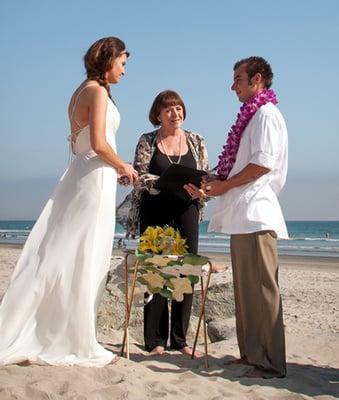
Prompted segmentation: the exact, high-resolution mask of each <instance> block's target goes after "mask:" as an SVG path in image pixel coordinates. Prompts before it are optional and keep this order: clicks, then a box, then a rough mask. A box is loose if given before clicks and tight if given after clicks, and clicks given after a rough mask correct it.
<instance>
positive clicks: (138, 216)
mask: <svg viewBox="0 0 339 400" xmlns="http://www.w3.org/2000/svg"><path fill="white" fill-rule="evenodd" d="M185 118H186V107H185V104H184V102H183V101H182V99H181V97H180V96H179V94H178V93H176V92H174V91H173V90H165V91H163V92H161V93H159V94H158V95H157V96H156V98H155V99H154V101H153V104H152V107H151V109H150V112H149V120H150V122H151V123H152V125H153V126H154V127H156V129H155V130H153V131H152V132H149V133H144V134H143V135H141V137H140V139H139V142H138V144H137V147H136V151H135V158H134V168H135V169H136V170H137V171H138V173H139V175H140V182H139V185H138V187H136V188H135V189H134V190H133V192H132V193H131V194H130V195H129V196H128V199H127V201H125V202H124V203H123V204H122V205H121V206H120V207H119V210H118V221H119V219H120V222H123V225H124V226H125V228H126V231H127V234H128V235H132V236H135V235H136V234H137V233H138V228H139V232H140V233H143V232H144V231H145V229H146V228H147V227H148V226H156V225H158V226H161V227H162V226H164V225H170V226H173V227H174V228H176V229H178V230H179V232H180V234H181V236H182V237H183V238H185V239H186V244H187V246H188V252H189V253H194V254H196V253H197V251H198V233H199V232H198V225H199V221H200V220H201V216H202V213H201V211H202V208H203V206H204V200H203V198H202V197H200V198H198V197H197V196H198V194H197V191H195V192H194V193H193V192H192V193H191V195H192V196H187V197H188V199H183V198H182V197H178V196H176V195H175V194H173V193H169V192H167V191H165V190H161V191H160V192H159V191H158V190H156V189H154V188H153V185H154V183H155V182H156V180H157V179H158V177H159V176H160V175H161V174H162V173H163V172H164V171H165V170H166V169H167V168H168V167H169V166H171V165H172V164H180V165H184V166H187V167H191V168H195V169H200V170H207V169H208V159H207V151H206V147H205V144H204V140H203V138H202V137H201V136H200V135H199V134H197V133H193V132H190V131H187V130H184V129H183V128H182V124H183V122H184V120H185ZM124 212H125V214H126V215H125V218H124V219H123V218H122V215H123V214H124ZM127 214H128V215H127ZM147 296H148V295H146V298H145V304H146V305H145V308H144V339H145V348H146V350H147V351H149V352H150V353H151V354H153V355H161V354H162V353H163V352H164V351H165V349H166V345H167V341H168V333H169V312H168V300H167V299H166V298H164V297H162V296H161V295H160V294H154V295H152V296H149V297H147ZM184 296H185V297H184V300H183V301H182V302H177V301H175V300H172V310H171V321H170V348H171V349H173V350H179V351H181V352H182V353H183V354H187V355H191V354H192V349H191V348H190V347H189V346H188V345H187V343H186V333H187V328H188V324H189V319H190V313H191V306H192V296H193V295H192V294H185V295H184Z"/></svg>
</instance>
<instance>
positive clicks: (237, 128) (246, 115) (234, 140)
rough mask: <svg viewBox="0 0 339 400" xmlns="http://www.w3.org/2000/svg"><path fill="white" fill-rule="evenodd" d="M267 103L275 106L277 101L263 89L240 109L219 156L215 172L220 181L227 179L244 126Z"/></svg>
mask: <svg viewBox="0 0 339 400" xmlns="http://www.w3.org/2000/svg"><path fill="white" fill-rule="evenodd" d="M269 102H271V103H272V104H277V103H278V100H277V98H276V95H275V93H274V91H273V90H271V89H265V90H263V91H262V92H260V93H258V94H257V95H255V96H253V97H251V98H250V99H249V100H247V101H246V102H245V103H244V104H243V105H242V106H241V107H240V112H239V113H238V115H237V120H236V123H235V124H234V125H232V127H231V129H230V131H229V133H228V138H227V142H226V144H225V145H224V150H223V152H222V153H221V154H220V156H219V163H218V166H217V172H218V175H219V177H220V179H227V177H228V174H229V173H230V171H231V169H232V168H233V165H234V163H235V160H236V157H237V153H238V150H239V145H240V139H241V136H242V134H243V132H244V130H245V128H246V126H247V125H248V123H249V122H250V120H251V119H252V117H253V116H254V114H255V113H256V112H257V110H258V109H259V108H260V107H261V106H263V105H265V104H267V103H269Z"/></svg>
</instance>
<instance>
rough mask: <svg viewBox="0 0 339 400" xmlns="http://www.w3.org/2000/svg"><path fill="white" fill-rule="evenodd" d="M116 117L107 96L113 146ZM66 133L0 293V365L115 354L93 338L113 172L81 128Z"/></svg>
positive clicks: (108, 245) (75, 361)
mask: <svg viewBox="0 0 339 400" xmlns="http://www.w3.org/2000/svg"><path fill="white" fill-rule="evenodd" d="M79 94H80V93H79ZM76 101H77V100H76ZM75 103H76V102H75ZM74 108H75V105H74ZM119 123H120V115H119V112H118V110H117V108H116V107H115V105H114V104H113V102H112V101H111V100H110V99H108V105H107V115H106V139H107V142H108V143H109V144H110V145H111V146H112V148H113V149H114V150H115V149H116V146H115V133H116V131H117V129H118V126H119ZM73 137H74V138H75V140H74V141H73V152H74V153H75V158H74V160H73V161H72V163H71V164H70V166H69V168H68V169H67V170H66V172H65V173H64V175H63V176H62V178H61V179H60V182H59V183H58V184H57V186H56V188H55V190H54V192H53V194H52V196H51V198H50V199H49V200H48V202H47V204H46V206H45V208H44V210H43V211H42V213H41V215H40V217H39V219H38V220H37V222H36V224H35V225H34V228H33V229H32V232H31V234H30V235H29V237H28V239H27V241H26V244H25V246H24V248H23V251H22V254H21V256H20V259H19V261H18V263H17V265H16V267H15V270H14V272H13V275H12V277H11V280H10V284H9V287H8V289H7V292H6V293H5V295H4V297H3V299H2V303H1V306H0V365H5V364H11V363H18V362H22V361H25V360H28V361H30V362H32V363H48V364H52V365H80V366H86V367H101V366H104V365H106V364H108V363H110V362H111V361H112V360H113V359H114V357H115V355H114V354H113V353H111V352H110V351H108V350H106V349H104V348H103V347H102V346H101V345H100V344H99V343H98V342H97V340H96V317H97V308H98V305H99V302H100V299H101V295H102V292H103V290H104V287H105V283H106V275H107V272H108V270H109V265H110V257H111V252H112V245H113V238H114V228H115V194H116V182H117V174H116V170H115V169H114V168H112V167H110V166H109V165H108V164H106V163H104V162H103V161H102V160H101V159H100V158H99V157H98V156H97V154H96V153H95V152H94V151H93V150H92V149H91V145H90V136H89V127H88V126H85V127H84V128H82V129H80V130H79V131H78V132H77V133H76V134H73Z"/></svg>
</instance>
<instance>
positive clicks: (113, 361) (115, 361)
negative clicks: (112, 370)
mask: <svg viewBox="0 0 339 400" xmlns="http://www.w3.org/2000/svg"><path fill="white" fill-rule="evenodd" d="M119 360H120V357H119V356H114V357H113V359H112V361H111V362H110V363H109V364H108V365H113V364H116V363H117V362H118V361H119Z"/></svg>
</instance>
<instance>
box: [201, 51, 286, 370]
mask: <svg viewBox="0 0 339 400" xmlns="http://www.w3.org/2000/svg"><path fill="white" fill-rule="evenodd" d="M272 78H273V73H272V70H271V66H270V65H269V64H268V62H267V61H266V60H264V59H263V58H261V57H249V58H246V59H243V60H241V61H238V62H237V63H236V64H235V66H234V78H233V85H232V90H234V91H235V93H236V95H237V97H238V99H239V101H240V102H241V103H243V105H242V107H241V109H240V113H239V114H238V118H237V121H236V123H235V125H233V126H232V128H231V130H230V132H229V135H228V139H227V143H226V145H225V146H224V150H223V152H222V154H221V155H220V156H219V164H218V167H217V177H216V179H215V180H211V181H208V182H205V183H204V186H203V189H204V191H205V193H206V194H207V195H208V196H218V199H217V205H216V210H215V213H214V215H213V217H212V219H211V221H210V224H209V231H216V232H224V233H228V234H231V259H232V269H233V278H234V296H235V311H236V328H237V338H238V346H239V350H240V357H241V359H240V360H237V362H240V363H244V364H249V365H252V366H254V368H251V369H249V370H248V371H247V373H246V376H253V377H254V376H261V377H264V378H272V377H279V378H282V377H284V376H285V375H286V359H285V337H284V328H283V317H282V305H281V298H280V291H279V286H278V256H277V238H282V239H288V233H287V229H286V225H285V222H284V218H283V215H282V212H281V209H280V206H279V202H278V199H277V196H278V194H279V192H280V190H281V189H282V187H283V186H284V184H285V180H286V173H287V129H286V125H285V121H284V118H283V116H282V115H281V113H280V111H279V110H278V108H277V107H276V106H275V104H276V103H277V99H276V96H275V93H274V92H273V90H270V89H269V88H270V86H271V84H272Z"/></svg>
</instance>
